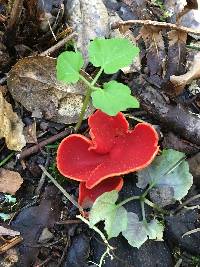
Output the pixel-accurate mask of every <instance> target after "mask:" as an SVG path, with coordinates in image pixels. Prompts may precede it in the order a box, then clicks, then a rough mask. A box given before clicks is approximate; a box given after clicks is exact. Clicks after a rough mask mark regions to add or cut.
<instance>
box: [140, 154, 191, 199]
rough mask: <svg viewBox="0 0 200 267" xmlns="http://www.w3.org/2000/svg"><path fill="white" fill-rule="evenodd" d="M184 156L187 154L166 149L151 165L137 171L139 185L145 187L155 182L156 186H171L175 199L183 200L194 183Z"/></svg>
mask: <svg viewBox="0 0 200 267" xmlns="http://www.w3.org/2000/svg"><path fill="white" fill-rule="evenodd" d="M184 158H185V154H184V153H182V152H179V151H176V150H173V149H167V150H164V151H163V153H162V155H160V156H158V157H156V159H155V160H154V161H153V163H152V164H151V165H150V166H149V167H147V168H145V169H144V170H142V171H139V172H138V173H137V175H138V183H137V186H138V187H140V188H145V187H146V186H147V184H150V185H151V184H154V187H156V188H163V187H171V188H173V191H174V196H173V197H174V199H175V200H181V199H182V198H183V197H184V196H186V195H187V193H188V190H189V189H190V187H191V186H192V184H193V177H192V175H191V174H190V172H189V165H188V163H187V161H186V160H185V159H184Z"/></svg>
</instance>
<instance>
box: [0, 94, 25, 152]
mask: <svg viewBox="0 0 200 267" xmlns="http://www.w3.org/2000/svg"><path fill="white" fill-rule="evenodd" d="M0 125H1V127H0V138H3V137H4V138H5V140H6V144H7V147H8V148H9V149H11V150H16V151H19V150H21V149H22V148H23V147H24V146H25V145H26V142H25V138H24V135H23V133H22V132H23V123H22V121H21V119H20V118H19V117H18V115H17V114H16V113H15V112H13V110H12V106H11V104H9V103H8V102H7V101H6V100H5V99H4V97H3V94H2V92H1V91H0Z"/></svg>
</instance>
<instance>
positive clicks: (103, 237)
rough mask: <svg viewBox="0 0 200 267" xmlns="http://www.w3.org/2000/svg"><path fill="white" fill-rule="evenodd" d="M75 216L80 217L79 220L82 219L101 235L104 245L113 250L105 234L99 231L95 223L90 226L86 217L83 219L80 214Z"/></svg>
mask: <svg viewBox="0 0 200 267" xmlns="http://www.w3.org/2000/svg"><path fill="white" fill-rule="evenodd" d="M76 218H78V219H80V220H81V221H83V222H84V223H86V224H87V225H88V226H89V227H90V228H91V229H93V230H94V231H95V232H97V233H98V234H99V235H100V236H101V238H102V240H103V242H104V243H105V244H106V246H107V247H108V248H109V249H110V250H113V249H114V248H113V247H112V246H111V245H110V244H109V243H108V240H107V239H106V237H105V235H104V234H103V233H102V232H101V231H100V230H99V229H98V228H97V227H96V226H95V225H93V226H91V224H90V222H89V221H88V220H87V219H85V218H84V217H83V216H81V215H77V216H76Z"/></svg>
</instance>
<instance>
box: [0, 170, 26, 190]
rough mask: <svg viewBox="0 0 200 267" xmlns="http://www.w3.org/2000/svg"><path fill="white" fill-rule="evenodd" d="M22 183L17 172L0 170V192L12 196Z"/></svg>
mask: <svg viewBox="0 0 200 267" xmlns="http://www.w3.org/2000/svg"><path fill="white" fill-rule="evenodd" d="M22 183H23V179H22V177H21V175H20V174H19V173H18V172H14V171H9V170H6V169H3V168H0V192H3V193H8V194H11V195H14V194H15V193H16V192H17V190H18V189H19V188H20V186H21V184H22Z"/></svg>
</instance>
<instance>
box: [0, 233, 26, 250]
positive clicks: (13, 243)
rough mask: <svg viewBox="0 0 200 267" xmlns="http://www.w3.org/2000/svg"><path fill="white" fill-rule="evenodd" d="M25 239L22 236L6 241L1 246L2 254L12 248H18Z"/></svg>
mask: <svg viewBox="0 0 200 267" xmlns="http://www.w3.org/2000/svg"><path fill="white" fill-rule="evenodd" d="M22 240H23V238H22V237H21V236H16V237H14V238H12V239H11V240H6V243H5V244H3V245H2V246H0V254H2V253H5V252H6V251H7V250H9V249H10V248H12V247H14V246H16V245H17V244H19V243H20V242H22Z"/></svg>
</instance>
